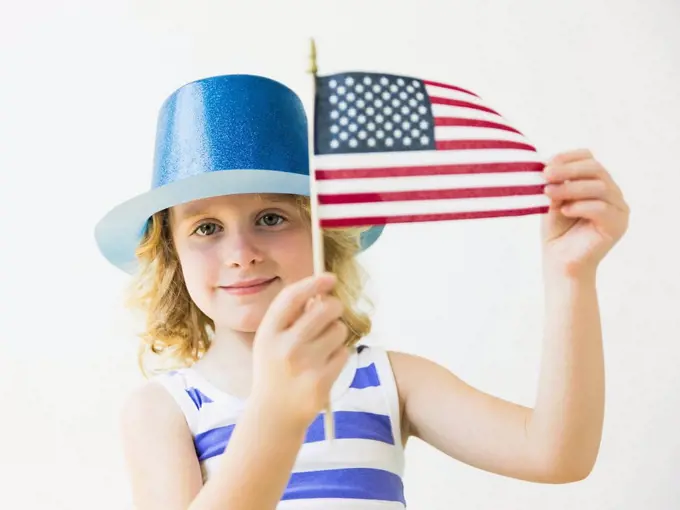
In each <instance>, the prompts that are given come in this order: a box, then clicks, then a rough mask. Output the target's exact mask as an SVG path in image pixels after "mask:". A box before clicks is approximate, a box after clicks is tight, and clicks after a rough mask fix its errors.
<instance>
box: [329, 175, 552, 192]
mask: <svg viewBox="0 0 680 510" xmlns="http://www.w3.org/2000/svg"><path fill="white" fill-rule="evenodd" d="M545 182H546V181H545V176H544V174H543V173H542V172H507V173H503V174H489V173H472V174H451V175H415V176H411V177H401V176H387V177H383V178H379V179H375V178H373V179H371V178H369V179H329V180H319V181H318V192H319V194H320V195H332V194H339V193H383V192H394V191H414V190H445V189H453V188H493V187H503V186H541V185H544V184H545Z"/></svg>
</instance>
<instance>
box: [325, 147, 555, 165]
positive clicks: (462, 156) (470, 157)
mask: <svg viewBox="0 0 680 510" xmlns="http://www.w3.org/2000/svg"><path fill="white" fill-rule="evenodd" d="M524 161H528V162H533V163H542V162H544V159H543V158H542V157H541V156H540V155H539V154H538V153H536V152H535V151H531V150H523V149H485V150H459V151H404V152H369V153H357V154H324V155H319V156H315V157H314V163H315V165H316V169H317V170H325V169H339V170H345V169H352V168H382V167H394V166H400V167H401V166H421V165H448V164H450V165H455V164H468V163H472V164H474V163H519V162H524Z"/></svg>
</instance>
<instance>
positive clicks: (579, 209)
mask: <svg viewBox="0 0 680 510" xmlns="http://www.w3.org/2000/svg"><path fill="white" fill-rule="evenodd" d="M560 212H561V213H562V214H563V215H564V216H566V217H568V218H584V219H587V220H591V221H593V222H598V223H602V222H604V221H608V220H610V219H613V216H614V214H615V213H616V211H615V208H614V207H613V206H612V205H611V204H608V203H607V202H604V201H602V200H577V201H574V202H568V203H565V204H562V206H561V207H560Z"/></svg>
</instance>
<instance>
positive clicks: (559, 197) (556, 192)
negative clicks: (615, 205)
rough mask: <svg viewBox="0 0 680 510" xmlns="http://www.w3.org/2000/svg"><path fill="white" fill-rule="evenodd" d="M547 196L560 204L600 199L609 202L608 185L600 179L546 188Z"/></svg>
mask: <svg viewBox="0 0 680 510" xmlns="http://www.w3.org/2000/svg"><path fill="white" fill-rule="evenodd" d="M545 194H546V195H548V196H549V197H550V198H551V199H553V200H555V201H558V202H567V201H574V200H588V199H600V200H604V201H605V202H607V201H608V200H607V198H608V197H607V185H606V184H605V183H604V182H603V181H601V180H599V179H588V180H578V181H567V182H563V183H560V184H548V185H546V186H545Z"/></svg>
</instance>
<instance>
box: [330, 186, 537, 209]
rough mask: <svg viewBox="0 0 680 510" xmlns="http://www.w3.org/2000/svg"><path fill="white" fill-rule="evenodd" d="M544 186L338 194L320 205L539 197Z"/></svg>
mask: <svg viewBox="0 0 680 510" xmlns="http://www.w3.org/2000/svg"><path fill="white" fill-rule="evenodd" d="M543 189H544V186H497V187H493V188H456V189H429V190H415V191H389V192H380V193H338V194H333V195H319V203H320V204H322V205H330V204H367V203H373V202H398V201H413V200H445V199H459V198H489V197H508V196H523V195H537V194H539V193H542V192H543Z"/></svg>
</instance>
